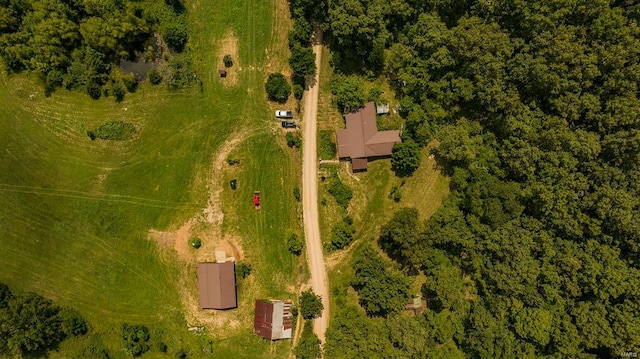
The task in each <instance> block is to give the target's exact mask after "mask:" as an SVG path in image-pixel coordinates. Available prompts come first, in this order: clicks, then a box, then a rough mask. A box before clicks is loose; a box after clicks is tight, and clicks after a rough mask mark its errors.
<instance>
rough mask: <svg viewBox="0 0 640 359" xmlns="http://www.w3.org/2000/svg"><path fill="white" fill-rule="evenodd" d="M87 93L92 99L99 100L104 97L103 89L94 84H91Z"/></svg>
mask: <svg viewBox="0 0 640 359" xmlns="http://www.w3.org/2000/svg"><path fill="white" fill-rule="evenodd" d="M87 93H88V94H89V96H91V98H92V99H94V100H97V99H99V98H100V96H102V87H101V86H100V85H98V84H94V83H92V84H89V85H87Z"/></svg>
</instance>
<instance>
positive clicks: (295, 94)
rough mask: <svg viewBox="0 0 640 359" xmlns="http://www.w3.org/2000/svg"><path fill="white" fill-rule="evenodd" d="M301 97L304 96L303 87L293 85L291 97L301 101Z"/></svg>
mask: <svg viewBox="0 0 640 359" xmlns="http://www.w3.org/2000/svg"><path fill="white" fill-rule="evenodd" d="M302 95H304V87H302V85H300V84H293V97H295V98H296V100H302Z"/></svg>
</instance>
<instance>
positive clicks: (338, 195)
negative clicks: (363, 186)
mask: <svg viewBox="0 0 640 359" xmlns="http://www.w3.org/2000/svg"><path fill="white" fill-rule="evenodd" d="M329 193H331V195H332V196H333V197H334V198H335V199H336V202H338V204H339V205H340V206H342V208H344V209H346V208H347V207H349V203H350V202H351V198H353V191H352V190H351V188H350V187H349V186H347V185H346V184H344V183H343V182H342V181H341V180H340V178H339V177H337V176H336V177H335V178H334V179H333V180H332V181H331V182H330V183H329Z"/></svg>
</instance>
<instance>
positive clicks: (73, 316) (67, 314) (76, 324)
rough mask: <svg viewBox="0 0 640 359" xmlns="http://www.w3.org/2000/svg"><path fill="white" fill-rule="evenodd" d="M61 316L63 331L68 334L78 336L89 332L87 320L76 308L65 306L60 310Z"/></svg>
mask: <svg viewBox="0 0 640 359" xmlns="http://www.w3.org/2000/svg"><path fill="white" fill-rule="evenodd" d="M60 318H61V319H62V331H64V332H65V334H67V335H68V336H74V337H77V336H80V335H85V334H87V330H88V328H87V322H86V321H85V320H84V319H83V318H82V317H81V316H80V314H79V313H78V312H76V311H75V310H73V309H70V308H63V309H62V310H60Z"/></svg>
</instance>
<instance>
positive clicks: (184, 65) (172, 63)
mask: <svg viewBox="0 0 640 359" xmlns="http://www.w3.org/2000/svg"><path fill="white" fill-rule="evenodd" d="M168 67H169V75H168V76H167V78H166V79H165V81H166V83H167V86H169V88H171V89H177V88H181V87H187V86H189V85H191V84H192V83H193V82H194V81H195V80H196V78H197V76H196V74H195V73H194V72H193V71H192V70H191V61H190V58H189V57H184V56H176V57H173V58H172V59H171V60H169V63H168Z"/></svg>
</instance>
